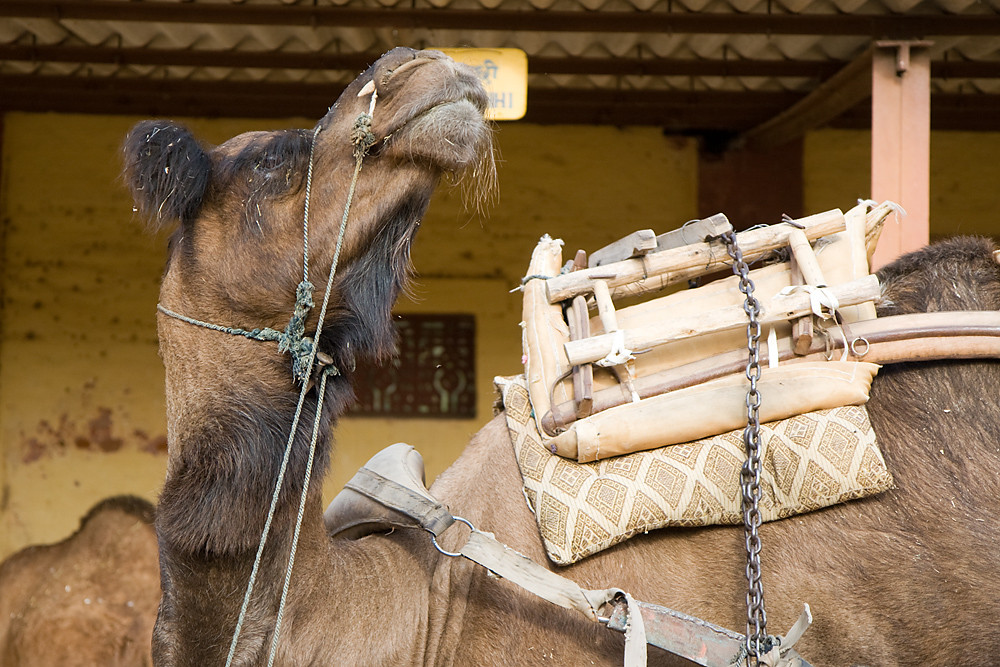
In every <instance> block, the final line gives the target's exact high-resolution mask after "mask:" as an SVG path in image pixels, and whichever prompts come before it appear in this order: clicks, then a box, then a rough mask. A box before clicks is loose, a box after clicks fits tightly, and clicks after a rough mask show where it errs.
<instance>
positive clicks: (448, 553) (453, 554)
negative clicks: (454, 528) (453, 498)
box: [431, 516, 476, 558]
mask: <svg viewBox="0 0 1000 667" xmlns="http://www.w3.org/2000/svg"><path fill="white" fill-rule="evenodd" d="M452 518H453V519H455V521H461V522H462V523H464V524H465V525H466V526H468V527H469V530H475V529H476V527H475V526H473V525H472V523H471V522H470V521H469V520H468V519H463V518H462V517H460V516H456V517H452ZM431 543H432V544H433V545H434V548H435V549H437V550H438V551H440V552H441V553H443V554H444V555H445V556H451V557H453V558H457V557H458V556H461V555H462V554H461V552H458V551H445V550H444V549H442V548H441V545H440V544H438V543H437V537H436V536H435V535H434V533H431Z"/></svg>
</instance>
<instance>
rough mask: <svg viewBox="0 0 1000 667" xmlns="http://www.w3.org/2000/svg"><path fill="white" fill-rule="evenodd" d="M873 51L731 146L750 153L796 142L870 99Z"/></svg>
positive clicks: (857, 59)
mask: <svg viewBox="0 0 1000 667" xmlns="http://www.w3.org/2000/svg"><path fill="white" fill-rule="evenodd" d="M871 94H872V50H871V49H870V48H869V49H865V51H864V52H863V53H862V54H861V55H860V56H858V57H857V58H855V59H854V60H853V61H851V62H850V63H849V64H848V65H847V66H845V67H844V68H843V69H841V70H840V71H839V72H837V73H836V74H834V75H833V76H832V77H830V78H829V79H827V80H826V81H824V82H823V83H821V84H820V85H819V86H817V87H816V88H814V89H813V90H812V91H811V92H810V93H809V94H808V95H806V96H805V97H803V98H802V99H800V100H799V101H798V102H796V103H795V104H793V105H792V106H791V107H789V108H788V109H785V110H784V111H782V112H781V113H780V114H778V115H777V116H775V117H774V118H771V119H769V120H767V121H765V122H764V123H761V124H760V125H758V126H756V127H754V128H753V129H751V130H749V131H747V132H744V133H743V134H742V135H740V137H739V138H738V139H737V141H736V142H734V144H735V145H738V146H743V147H745V148H747V149H749V150H756V151H759V150H767V149H769V148H776V147H778V146H780V145H782V144H784V143H787V142H789V141H792V140H793V139H798V138H799V137H801V136H802V135H804V134H805V133H806V132H808V131H809V130H812V129H814V128H817V127H820V126H822V125H825V124H826V123H828V122H830V121H831V120H833V119H834V118H836V117H837V116H839V115H840V114H842V113H843V112H845V111H847V110H848V109H851V108H853V107H854V106H857V104H858V103H859V102H861V101H863V100H865V99H868V98H869V97H871Z"/></svg>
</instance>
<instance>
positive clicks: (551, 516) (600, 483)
mask: <svg viewBox="0 0 1000 667" xmlns="http://www.w3.org/2000/svg"><path fill="white" fill-rule="evenodd" d="M496 383H497V387H498V389H499V390H500V394H501V397H502V400H503V405H504V409H505V410H506V418H507V427H508V429H509V431H510V436H511V441H512V442H513V444H514V453H515V455H516V457H517V462H518V465H519V466H520V469H521V477H522V479H523V480H524V495H525V498H526V499H527V501H528V506H529V507H530V508H531V510H532V512H533V513H534V514H535V519H536V520H537V521H538V528H539V530H540V531H541V535H542V540H543V541H544V543H545V550H546V552H547V553H548V556H549V558H550V559H551V560H552V561H553V562H554V563H557V564H559V565H569V564H570V563H575V562H576V561H578V560H580V559H582V558H584V557H585V556H589V555H590V554H594V553H597V552H598V551H601V550H603V549H606V548H608V547H610V546H612V545H614V544H618V543H619V542H623V541H625V540H627V539H628V538H629V537H631V536H633V535H635V534H637V533H645V532H647V531H650V530H653V529H656V528H662V527H665V526H708V525H716V524H740V525H742V523H743V514H742V510H741V507H740V495H741V494H740V468H741V467H742V465H743V462H744V460H745V459H746V449H745V446H744V444H743V431H742V430H737V431H731V432H729V433H724V434H722V435H718V436H715V437H711V438H704V439H702V440H695V441H693V442H689V443H685V444H678V445H668V446H666V447H660V448H658V449H652V450H648V451H643V452H636V453H634V454H625V455H623V456H617V457H614V458H610V459H604V460H601V461H594V462H591V463H577V462H575V461H571V460H569V459H566V458H564V457H562V456H558V455H555V454H552V453H551V452H549V451H548V450H547V449H546V448H545V447H544V446H543V445H542V444H541V438H540V437H539V434H538V430H537V425H536V423H535V420H534V418H533V417H532V413H531V403H530V401H529V399H528V390H527V387H526V384H525V381H524V378H523V377H522V376H517V377H509V378H500V377H498V378H496ZM760 434H761V447H762V454H761V460H762V464H763V465H762V471H761V480H760V486H761V499H760V512H761V518H762V520H763V521H774V520H776V519H783V518H786V517H789V516H792V515H795V514H801V513H804V512H809V511H812V510H816V509H820V508H822V507H827V506H829V505H833V504H836V503H840V502H844V501H846V500H851V499H854V498H863V497H865V496H869V495H873V494H876V493H880V492H882V491H885V490H887V489H889V488H891V487H892V486H893V479H892V475H891V474H890V473H889V470H888V468H887V467H886V465H885V460H884V459H883V458H882V453H881V452H880V451H879V449H878V446H877V445H876V443H875V432H874V431H873V430H872V427H871V422H869V420H868V412H867V410H866V409H865V408H864V406H847V407H842V408H834V409H831V410H821V411H817V412H811V413H807V414H804V415H799V416H798V417H793V418H791V419H785V420H781V421H776V422H771V423H768V424H761V428H760Z"/></svg>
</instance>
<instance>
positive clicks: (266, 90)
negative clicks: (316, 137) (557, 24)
mask: <svg viewBox="0 0 1000 667" xmlns="http://www.w3.org/2000/svg"><path fill="white" fill-rule="evenodd" d="M0 90H3V91H4V95H0V112H6V111H31V112H48V111H54V112H60V113H99V114H127V115H137V116H147V117H155V116H207V117H232V118H268V119H274V118H289V117H304V118H318V117H320V116H322V115H323V114H324V113H326V110H327V108H328V107H329V106H330V105H331V104H333V102H334V101H335V100H336V99H337V97H338V96H339V95H340V93H341V92H342V90H343V87H342V86H339V85H337V84H314V83H312V84H306V83H278V82H251V81H193V80H153V79H134V78H110V77H91V78H85V77H78V76H37V75H30V74H23V75H21V74H17V75H0ZM801 98H802V96H801V95H799V94H797V93H782V92H732V93H729V92H713V91H666V90H663V91H641V90H597V89H566V88H534V87H533V88H529V90H528V112H527V115H526V116H525V118H524V121H525V122H530V123H543V124H549V123H571V124H581V123H583V124H609V125H649V126H655V127H662V128H664V130H665V131H667V132H672V133H685V134H701V133H706V132H728V131H732V130H737V131H739V130H741V129H742V130H748V129H750V128H751V127H753V126H754V125H757V124H759V123H762V122H763V121H764V120H766V119H767V118H770V117H771V116H774V115H776V114H778V113H779V112H780V111H781V110H782V109H786V108H788V107H791V106H793V105H794V104H795V103H796V102H797V101H798V100H800V99H801ZM865 108H866V102H862V103H861V104H859V105H858V106H857V107H856V108H854V109H851V110H850V111H849V112H847V113H846V114H844V115H843V116H842V117H840V118H838V119H837V120H836V121H835V124H836V126H838V127H858V128H868V127H869V126H870V125H869V123H870V115H868V113H867V112H866V111H865ZM931 109H932V116H931V118H932V122H933V128H934V129H947V130H953V129H964V130H970V131H1000V95H988V94H983V93H977V94H970V95H961V94H942V93H937V94H935V95H934V96H933V97H932V98H931Z"/></svg>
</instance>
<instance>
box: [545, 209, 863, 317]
mask: <svg viewBox="0 0 1000 667" xmlns="http://www.w3.org/2000/svg"><path fill="white" fill-rule="evenodd" d="M795 222H796V224H798V225H801V226H803V227H804V228H805V229H804V230H803V231H804V232H805V235H806V237H807V238H808V239H810V240H814V239H817V238H820V237H823V236H828V235H830V234H836V233H837V232H841V231H843V230H844V229H845V222H844V214H843V213H842V212H841V211H840V209H833V210H831V211H826V212H824V213H817V214H816V215H811V216H808V217H805V218H802V219H800V220H796V221H795ZM794 229H796V227H795V226H793V225H790V224H777V225H771V226H768V227H762V228H759V229H751V230H747V231H745V232H740V233H739V234H737V240H738V242H739V244H740V248H741V250H742V251H743V257H744V259H745V260H746V261H747V262H748V263H749V262H753V261H755V260H757V259H760V258H761V257H763V256H764V255H766V254H768V253H769V252H771V251H773V250H776V249H777V248H782V247H784V246H786V245H787V244H788V234H789V232H790V231H791V230H794ZM731 264H732V260H731V259H730V258H729V255H728V254H727V253H726V251H725V248H724V246H723V245H722V243H721V242H719V241H713V242H711V243H706V242H702V243H692V244H690V245H686V246H682V247H680V248H674V249H671V250H664V251H662V252H654V253H650V254H648V255H646V256H644V257H638V258H633V259H627V260H624V261H621V262H614V263H612V264H606V265H604V266H597V267H593V268H589V269H584V270H583V271H574V272H572V273H567V274H564V275H561V276H556V277H554V278H550V279H549V280H547V281H546V288H547V290H548V298H549V301H550V302H551V303H556V302H559V301H563V300H565V299H571V298H573V297H574V296H577V295H579V294H589V293H591V292H593V290H594V287H593V283H594V281H595V280H605V281H607V283H608V287H609V288H611V295H612V297H615V298H618V297H622V296H636V295H640V294H646V293H649V292H654V291H657V290H660V289H663V288H664V287H667V286H669V285H671V284H674V283H677V282H680V281H683V280H688V279H690V278H695V277H697V276H702V275H705V274H708V273H712V272H713V271H717V270H718V269H720V268H721V267H723V266H729V265H731Z"/></svg>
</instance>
